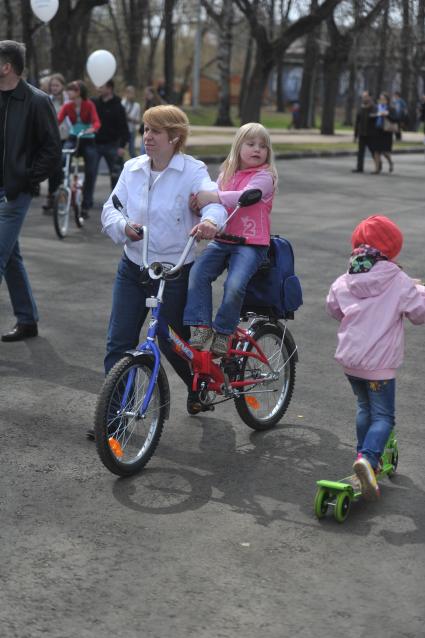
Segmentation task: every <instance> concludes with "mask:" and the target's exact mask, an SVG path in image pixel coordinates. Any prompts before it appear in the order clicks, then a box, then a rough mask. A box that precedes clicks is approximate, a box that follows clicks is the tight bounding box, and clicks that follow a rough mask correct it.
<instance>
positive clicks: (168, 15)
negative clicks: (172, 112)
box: [164, 0, 176, 102]
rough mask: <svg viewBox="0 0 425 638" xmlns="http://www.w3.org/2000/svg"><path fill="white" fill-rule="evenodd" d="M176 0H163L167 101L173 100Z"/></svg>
mask: <svg viewBox="0 0 425 638" xmlns="http://www.w3.org/2000/svg"><path fill="white" fill-rule="evenodd" d="M175 5H176V0H165V2H164V29H165V36H164V84H165V86H164V88H165V97H166V100H167V101H168V102H173V101H174V28H175V27H174V19H173V13H174V7H175Z"/></svg>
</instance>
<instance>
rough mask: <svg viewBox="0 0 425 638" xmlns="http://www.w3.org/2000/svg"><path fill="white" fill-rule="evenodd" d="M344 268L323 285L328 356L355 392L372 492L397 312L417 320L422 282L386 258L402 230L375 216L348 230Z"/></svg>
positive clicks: (398, 337) (397, 351) (364, 478)
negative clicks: (332, 338) (333, 325)
mask: <svg viewBox="0 0 425 638" xmlns="http://www.w3.org/2000/svg"><path fill="white" fill-rule="evenodd" d="M351 244H352V247H353V252H352V253H351V258H350V263H349V269H348V272H347V273H345V274H344V275H342V276H341V277H339V278H338V279H337V280H336V281H335V282H334V283H333V284H332V286H331V289H330V291H329V294H328V297H327V299H326V306H327V310H328V312H329V314H330V315H331V316H332V317H334V319H337V320H338V321H340V322H341V323H340V327H339V330H338V346H337V349H336V353H335V359H336V360H337V361H338V362H339V363H340V364H341V365H342V366H343V368H344V372H345V374H346V376H347V378H348V381H349V382H350V385H351V387H352V389H353V392H354V394H355V395H356V397H357V416H356V429H357V452H358V455H357V458H356V460H355V461H354V465H353V469H354V472H355V474H356V475H357V477H358V479H359V481H360V485H361V491H362V494H363V495H364V496H365V497H366V498H369V499H376V498H377V497H378V496H379V486H378V482H377V480H376V474H377V473H379V463H380V458H381V455H382V453H383V451H384V448H385V444H386V442H387V440H388V437H389V435H390V433H391V430H392V429H393V427H394V400H395V375H396V370H397V368H398V367H399V366H400V365H401V363H402V360H403V342H404V334H403V319H404V317H405V316H406V317H407V318H408V319H409V320H410V321H411V322H412V323H414V324H421V323H425V287H424V286H421V285H419V284H417V283H416V282H415V280H412V279H411V278H410V277H408V276H407V275H406V274H405V273H404V272H403V271H402V270H401V268H400V266H398V265H397V264H396V263H395V262H394V259H395V258H396V257H397V255H398V254H399V252H400V250H401V247H402V244H403V235H402V234H401V231H400V229H399V228H398V226H397V225H396V224H395V223H394V222H393V221H391V220H390V219H388V217H383V216H380V215H374V216H372V217H368V218H367V219H365V220H363V221H362V222H361V223H360V224H359V225H358V226H357V228H355V230H354V232H353V235H352V237H351Z"/></svg>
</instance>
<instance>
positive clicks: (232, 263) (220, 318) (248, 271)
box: [183, 241, 268, 335]
mask: <svg viewBox="0 0 425 638" xmlns="http://www.w3.org/2000/svg"><path fill="white" fill-rule="evenodd" d="M267 250H268V246H246V245H235V244H225V243H222V242H218V241H212V242H211V243H210V244H208V246H207V247H206V249H205V250H204V252H203V253H201V255H200V256H199V257H198V258H197V259H196V261H195V263H194V265H193V267H192V270H191V271H190V278H189V290H188V294H187V305H186V309H185V311H184V319H183V322H184V324H185V325H186V326H211V325H212V326H213V328H214V329H215V330H216V331H217V332H221V333H222V334H226V335H230V334H232V333H233V332H234V331H235V329H236V326H237V325H238V323H239V320H240V313H241V309H242V305H243V300H244V298H245V292H246V287H247V285H248V282H249V280H250V279H251V277H252V276H253V275H254V274H255V273H256V272H257V270H258V268H259V266H260V264H261V263H262V262H263V261H264V260H265V258H266V256H267ZM227 266H228V268H229V272H228V275H227V279H226V281H225V283H224V294H223V301H222V302H221V305H220V307H219V309H218V311H217V315H216V317H215V321H212V286H211V284H212V282H213V281H215V280H216V279H217V277H218V276H219V275H221V273H222V272H223V270H224V269H225V268H226V267H227Z"/></svg>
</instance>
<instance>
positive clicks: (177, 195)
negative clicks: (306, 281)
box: [102, 104, 227, 414]
mask: <svg viewBox="0 0 425 638" xmlns="http://www.w3.org/2000/svg"><path fill="white" fill-rule="evenodd" d="M143 122H144V127H145V128H144V143H145V147H146V155H142V156H140V157H136V158H134V159H131V160H129V161H128V162H126V164H125V165H124V169H123V171H122V173H121V176H120V178H119V181H118V183H117V185H116V186H115V188H114V190H113V191H112V193H111V196H110V197H109V199H108V201H107V202H106V203H105V205H104V207H103V211H102V224H103V231H104V232H106V233H107V234H108V235H109V236H110V237H111V239H112V240H113V241H114V242H115V243H117V244H121V245H123V247H124V252H123V254H122V257H121V260H120V263H119V266H118V272H117V276H116V279H115V284H114V290H113V301H112V312H111V318H110V322H109V329H108V337H107V346H106V357H105V372H106V373H108V372H109V370H110V369H111V368H112V366H113V365H114V364H115V363H116V362H117V361H119V359H121V358H122V357H123V356H124V353H125V352H126V351H127V350H131V349H133V348H135V346H136V345H137V343H138V341H139V334H140V330H141V328H142V325H143V323H144V321H145V318H146V315H147V311H148V309H147V308H146V305H145V301H146V298H147V297H150V296H151V295H153V294H155V292H156V290H157V287H158V282H156V283H153V282H152V281H148V282H145V281H141V267H142V240H141V237H140V236H139V235H138V234H137V233H136V232H135V230H134V228H136V229H137V228H139V227H140V226H148V227H149V246H148V261H149V263H151V262H153V261H167V262H171V263H176V262H177V261H178V258H179V257H180V255H181V253H182V251H183V248H184V246H185V244H186V242H187V239H188V236H189V235H190V234H191V233H192V234H195V233H196V236H197V238H198V239H211V238H212V237H213V236H214V235H215V233H216V230H217V228H218V227H220V226H221V225H222V224H224V222H225V220H226V218H227V213H226V210H225V208H224V207H223V206H222V205H221V204H209V205H207V206H205V207H204V208H203V209H202V210H201V219H199V217H197V216H196V215H195V214H194V213H193V212H192V211H191V210H190V208H189V198H190V195H191V194H192V193H197V192H198V191H200V190H217V185H216V184H215V183H214V182H212V181H211V179H210V177H209V175H208V171H207V168H206V166H205V164H204V163H203V162H200V161H199V160H196V159H194V158H193V157H191V156H189V155H185V154H183V153H182V152H181V151H182V148H183V147H184V144H185V142H186V139H187V135H188V131H189V121H188V119H187V116H186V114H185V113H183V111H181V110H180V109H178V108H177V107H175V106H172V105H168V104H167V105H160V106H155V107H152V108H151V109H148V110H147V111H145V113H144V115H143ZM113 195H117V197H118V199H119V200H120V202H121V203H122V204H123V206H124V208H125V210H126V212H127V215H128V219H129V220H131V221H129V222H128V223H126V221H125V219H124V218H123V216H122V215H121V214H120V213H119V212H118V211H117V210H116V209H115V208H114V206H113V204H112V196H113ZM193 260H194V254H193V251H192V252H191V253H189V255H188V257H187V259H186V263H185V265H184V266H183V269H182V271H181V274H180V277H178V278H177V279H175V280H172V281H168V282H167V285H166V289H165V295H164V303H163V306H162V309H161V313H162V315H163V316H164V317H166V319H167V322H168V324H169V325H170V326H171V327H172V328H173V329H174V330H175V331H176V332H177V334H179V335H181V336H182V337H183V338H184V339H187V340H188V339H189V336H190V333H189V328H188V327H187V326H183V322H182V318H183V311H184V307H185V304H186V293H187V285H188V276H189V271H190V268H191V265H192V263H193ZM159 345H160V347H161V350H162V351H163V353H164V354H165V356H166V357H167V359H168V360H169V361H170V363H171V365H172V366H173V368H174V369H175V371H176V372H177V373H178V375H179V376H180V377H181V378H182V379H183V381H184V382H185V384H186V385H187V388H188V393H189V394H188V410H189V411H190V413H192V414H193V413H195V412H196V411H200V410H201V409H202V406H201V404H200V403H199V401H198V397H197V394H196V393H193V392H192V391H191V372H190V369H189V366H188V365H187V363H186V362H185V361H183V359H181V358H180V357H178V355H176V354H175V353H174V352H172V350H171V348H170V346H169V344H168V343H167V342H166V341H164V340H161V339H160V341H159Z"/></svg>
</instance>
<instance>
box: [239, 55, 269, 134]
mask: <svg viewBox="0 0 425 638" xmlns="http://www.w3.org/2000/svg"><path fill="white" fill-rule="evenodd" d="M273 65H274V60H273V58H272V57H271V55H270V50H262V49H261V48H260V47H259V46H258V43H257V50H256V56H255V64H254V68H253V69H252V73H251V77H250V80H249V83H248V88H247V94H246V99H245V100H244V103H243V105H242V111H241V124H246V123H247V122H260V116H261V104H262V101H263V96H264V91H265V89H266V86H267V81H268V79H269V75H270V71H271V70H272V68H273Z"/></svg>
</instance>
